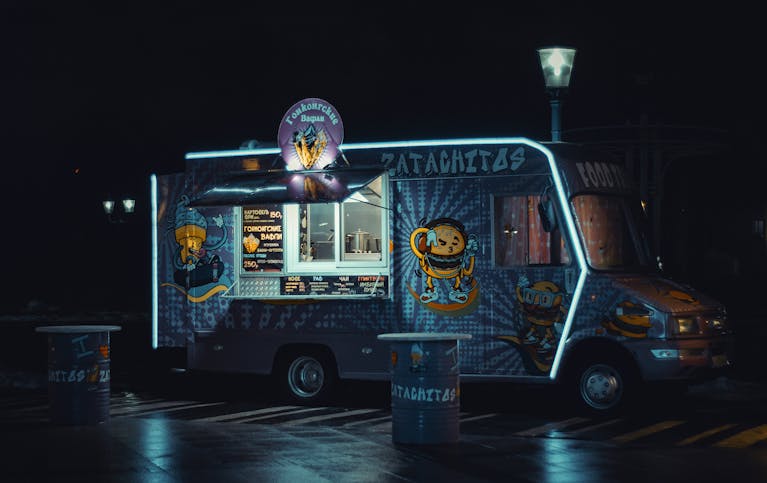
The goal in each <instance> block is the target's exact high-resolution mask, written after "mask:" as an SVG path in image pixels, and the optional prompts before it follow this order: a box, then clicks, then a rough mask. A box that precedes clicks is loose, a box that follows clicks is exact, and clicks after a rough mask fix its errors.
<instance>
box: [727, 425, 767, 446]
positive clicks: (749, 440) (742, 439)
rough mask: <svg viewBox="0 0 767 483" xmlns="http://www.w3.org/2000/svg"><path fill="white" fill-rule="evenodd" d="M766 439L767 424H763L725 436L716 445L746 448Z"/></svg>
mask: <svg viewBox="0 0 767 483" xmlns="http://www.w3.org/2000/svg"><path fill="white" fill-rule="evenodd" d="M765 439H767V424H762V425H761V426H756V427H755V428H751V429H747V430H745V431H741V432H740V433H738V434H735V435H732V436H730V437H729V438H725V439H723V440H721V441H719V442H718V443H716V444H715V445H714V446H716V447H718V448H746V447H748V446H751V445H752V444H755V443H758V442H759V441H762V440H765Z"/></svg>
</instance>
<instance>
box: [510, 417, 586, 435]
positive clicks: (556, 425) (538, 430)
mask: <svg viewBox="0 0 767 483" xmlns="http://www.w3.org/2000/svg"><path fill="white" fill-rule="evenodd" d="M586 421H589V419H588V418H570V419H565V420H563V421H555V422H553V423H547V424H544V425H543V426H538V427H535V428H531V429H526V430H524V431H518V432H516V433H514V436H538V435H540V434H543V433H546V432H549V431H553V430H557V429H561V428H566V427H568V426H573V425H576V424H578V423H583V422H586Z"/></svg>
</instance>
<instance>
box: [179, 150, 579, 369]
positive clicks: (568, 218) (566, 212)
mask: <svg viewBox="0 0 767 483" xmlns="http://www.w3.org/2000/svg"><path fill="white" fill-rule="evenodd" d="M477 144H525V145H527V146H530V147H533V148H535V149H538V150H539V151H541V152H542V153H543V154H545V155H546V158H547V159H548V161H549V168H550V169H551V177H552V179H553V180H554V186H555V188H556V190H557V194H558V195H559V203H560V207H561V209H562V210H561V211H562V217H563V218H564V219H565V224H566V225H567V231H568V233H569V234H570V238H571V240H572V241H573V243H572V245H573V250H574V251H575V258H576V260H577V261H578V268H579V269H580V273H579V275H578V282H577V283H576V285H575V290H574V292H573V298H572V301H571V303H570V308H569V310H568V311H567V318H566V319H565V327H564V329H563V330H562V337H561V338H560V342H559V345H558V346H557V353H556V355H555V356H554V362H553V363H552V365H551V372H550V373H549V378H550V379H552V380H554V379H556V377H557V373H558V372H559V365H560V363H561V361H562V353H563V352H564V346H565V344H564V341H566V340H567V337H568V336H569V335H570V329H571V327H572V324H573V319H574V318H575V312H576V311H577V308H578V303H579V301H580V298H581V292H582V291H583V285H584V284H585V282H586V275H587V270H588V266H587V265H586V256H585V254H584V253H583V247H582V246H581V242H580V238H579V237H578V231H577V230H576V229H575V221H574V220H573V215H572V212H571V211H570V206H569V203H568V200H567V196H566V195H565V189H564V185H563V184H562V178H561V177H560V175H559V168H558V166H557V163H556V161H555V160H554V155H553V154H552V153H551V151H549V150H548V149H547V148H546V147H545V146H543V145H542V144H540V143H537V142H535V141H531V140H530V139H527V138H521V137H514V138H473V139H433V140H420V141H393V142H376V143H354V144H342V145H341V146H340V149H341V150H342V151H352V150H355V149H386V148H408V147H411V148H412V147H420V146H435V147H436V146H456V145H464V146H466V145H477ZM279 152H280V149H279V148H262V149H241V150H230V151H211V152H202V153H188V154H187V155H186V159H204V158H220V157H226V156H248V155H261V154H279Z"/></svg>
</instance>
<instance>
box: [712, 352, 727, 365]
mask: <svg viewBox="0 0 767 483" xmlns="http://www.w3.org/2000/svg"><path fill="white" fill-rule="evenodd" d="M711 365H712V366H713V367H724V366H726V365H727V356H726V355H724V354H719V355H715V356H712V357H711Z"/></svg>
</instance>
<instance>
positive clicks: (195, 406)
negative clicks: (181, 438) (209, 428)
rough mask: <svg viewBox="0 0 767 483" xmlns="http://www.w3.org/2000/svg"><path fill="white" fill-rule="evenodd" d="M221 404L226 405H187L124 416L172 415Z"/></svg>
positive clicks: (216, 403)
mask: <svg viewBox="0 0 767 483" xmlns="http://www.w3.org/2000/svg"><path fill="white" fill-rule="evenodd" d="M222 404H226V401H219V402H212V403H198V404H188V405H185V406H176V407H171V408H165V409H154V410H151V411H138V412H135V413H130V414H126V415H125V416H146V415H148V414H158V413H173V412H176V411H185V410H187V409H196V408H205V407H209V406H220V405H222Z"/></svg>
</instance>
